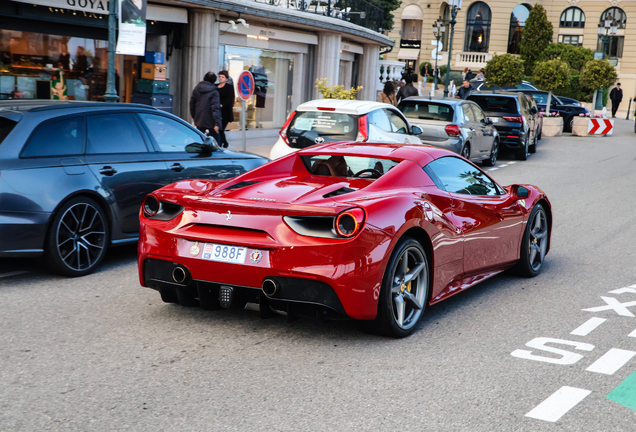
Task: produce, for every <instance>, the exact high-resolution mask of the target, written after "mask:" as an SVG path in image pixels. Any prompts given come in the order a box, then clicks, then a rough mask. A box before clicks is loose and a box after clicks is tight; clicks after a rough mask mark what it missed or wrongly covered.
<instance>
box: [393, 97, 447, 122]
mask: <svg viewBox="0 0 636 432" xmlns="http://www.w3.org/2000/svg"><path fill="white" fill-rule="evenodd" d="M398 108H400V110H402V112H403V113H404V115H405V116H406V117H407V118H412V119H419V120H441V121H445V122H452V121H453V107H451V106H450V105H447V104H444V103H439V102H432V101H417V100H412V101H410V100H407V101H404V102H402V103H400V106H399V107H398Z"/></svg>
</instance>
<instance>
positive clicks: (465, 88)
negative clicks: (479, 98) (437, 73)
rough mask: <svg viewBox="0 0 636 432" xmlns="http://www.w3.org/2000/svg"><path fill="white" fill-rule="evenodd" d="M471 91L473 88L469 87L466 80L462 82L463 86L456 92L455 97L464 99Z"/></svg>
mask: <svg viewBox="0 0 636 432" xmlns="http://www.w3.org/2000/svg"><path fill="white" fill-rule="evenodd" d="M471 91H473V88H472V87H471V86H470V81H468V80H467V79H465V80H464V85H463V86H461V87H460V88H459V90H457V97H458V98H459V99H466V97H468V95H469V94H470V92H471Z"/></svg>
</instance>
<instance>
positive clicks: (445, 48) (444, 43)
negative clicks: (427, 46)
mask: <svg viewBox="0 0 636 432" xmlns="http://www.w3.org/2000/svg"><path fill="white" fill-rule="evenodd" d="M442 19H443V20H444V23H445V25H446V31H445V32H444V34H443V35H442V38H441V39H440V41H441V42H442V51H448V37H449V36H450V24H449V22H450V20H451V13H450V6H448V3H446V4H445V6H444V12H443V13H442Z"/></svg>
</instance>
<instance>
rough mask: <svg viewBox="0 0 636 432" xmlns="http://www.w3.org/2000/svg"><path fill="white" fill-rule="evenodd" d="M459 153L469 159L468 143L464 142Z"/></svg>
mask: <svg viewBox="0 0 636 432" xmlns="http://www.w3.org/2000/svg"><path fill="white" fill-rule="evenodd" d="M459 154H460V155H461V156H462V157H464V158H466V159H468V160H470V144H469V143H466V144H464V147H462V150H461V152H460V153H459Z"/></svg>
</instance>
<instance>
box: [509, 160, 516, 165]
mask: <svg viewBox="0 0 636 432" xmlns="http://www.w3.org/2000/svg"><path fill="white" fill-rule="evenodd" d="M513 163H517V161H511V162H508V165H512V164H513Z"/></svg>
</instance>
